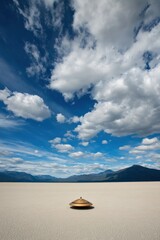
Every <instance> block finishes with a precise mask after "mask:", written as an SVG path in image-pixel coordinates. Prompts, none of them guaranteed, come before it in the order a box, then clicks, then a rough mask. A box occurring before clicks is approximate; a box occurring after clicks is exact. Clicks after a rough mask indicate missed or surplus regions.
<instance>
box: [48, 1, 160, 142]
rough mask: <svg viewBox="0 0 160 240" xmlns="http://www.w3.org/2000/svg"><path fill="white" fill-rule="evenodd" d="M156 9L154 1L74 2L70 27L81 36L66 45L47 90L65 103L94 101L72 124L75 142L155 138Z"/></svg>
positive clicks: (159, 26) (159, 33) (159, 55)
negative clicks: (101, 138)
mask: <svg viewBox="0 0 160 240" xmlns="http://www.w3.org/2000/svg"><path fill="white" fill-rule="evenodd" d="M147 6H148V7H147ZM158 6H159V4H158V3H157V2H156V1H154V0H153V1H152V0H150V1H149V5H148V1H146V0H142V1H140V0H136V1H134V2H133V1H127V0H120V1H116V0H113V1H111V0H107V1H106V0H102V1H100V2H97V1H96V0H93V1H91V2H88V1H87V0H84V1H80V0H75V1H73V7H74V9H75V14H74V22H73V27H74V29H75V30H76V31H77V33H81V34H79V35H77V37H76V38H75V39H74V40H72V41H71V40H70V41H69V40H68V41H69V43H70V44H68V43H67V44H68V45H69V51H68V52H65V54H64V57H62V59H61V61H60V62H58V63H57V64H56V66H55V68H54V70H53V72H52V76H51V79H50V85H49V87H50V88H51V89H55V90H58V91H59V92H61V93H62V94H63V96H64V98H65V99H66V100H69V99H72V98H73V97H74V96H75V95H78V97H80V96H81V95H83V94H86V93H88V91H89V93H90V95H91V97H92V98H93V99H94V100H95V101H96V104H95V105H94V107H93V109H92V110H90V111H89V112H88V113H86V114H84V116H81V117H79V118H78V119H77V122H78V120H79V121H80V123H79V125H78V126H77V127H76V128H75V131H76V132H77V133H78V137H79V138H80V139H82V140H87V139H90V138H92V137H94V136H96V135H97V134H98V133H99V132H100V131H104V132H106V133H109V134H111V135H114V136H127V135H138V136H147V135H150V134H153V133H159V132H160V122H159V120H158V119H160V111H159V102H160V94H159V92H160V81H159V75H160V64H159V60H160V41H159V37H160V23H156V24H154V23H153V22H152V21H153V20H154V19H155V17H157V14H159V13H158V11H157V10H156V9H157V7H158ZM126 22H127V24H126ZM146 24H149V25H148V26H150V28H149V27H148V28H149V30H147V25H146ZM79 31H80V32H79ZM86 31H87V32H88V34H87V35H86V34H85V33H86ZM64 42H65V43H66V42H67V41H66V37H65V38H64ZM64 42H63V41H62V50H63V48H64V45H65V44H64ZM151 43H152V44H151ZM147 54H150V55H151V59H150V61H148V60H147V57H146V55H147ZM147 61H148V62H147ZM146 63H147V64H148V65H149V68H148V69H146Z"/></svg>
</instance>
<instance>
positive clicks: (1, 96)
mask: <svg viewBox="0 0 160 240" xmlns="http://www.w3.org/2000/svg"><path fill="white" fill-rule="evenodd" d="M0 100H2V101H3V102H4V104H5V105H6V106H7V110H9V111H11V112H13V114H14V115H15V116H17V117H22V118H25V119H34V120H36V121H40V122H41V121H43V120H44V119H46V118H49V117H50V116H51V112H50V110H49V108H48V106H46V105H45V103H44V101H43V99H42V98H41V97H39V96H37V95H31V94H28V93H20V92H11V91H9V90H8V89H7V88H5V89H4V90H0Z"/></svg>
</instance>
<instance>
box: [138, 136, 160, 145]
mask: <svg viewBox="0 0 160 240" xmlns="http://www.w3.org/2000/svg"><path fill="white" fill-rule="evenodd" d="M158 141H159V140H158V138H156V137H154V138H144V139H143V140H142V144H144V145H150V144H154V143H157V142H158Z"/></svg>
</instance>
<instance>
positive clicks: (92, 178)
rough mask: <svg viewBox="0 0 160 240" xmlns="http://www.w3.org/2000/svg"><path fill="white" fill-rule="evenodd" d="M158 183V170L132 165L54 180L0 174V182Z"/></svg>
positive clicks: (159, 171) (21, 173)
mask: <svg viewBox="0 0 160 240" xmlns="http://www.w3.org/2000/svg"><path fill="white" fill-rule="evenodd" d="M138 181H160V170H156V169H150V168H146V167H142V166H140V165H133V166H131V167H128V168H125V169H122V170H119V171H112V170H106V171H104V172H101V173H96V174H85V175H74V176H71V177H68V178H56V177H52V176H49V175H38V176H33V175H31V174H28V173H25V172H14V171H4V172H0V182H138Z"/></svg>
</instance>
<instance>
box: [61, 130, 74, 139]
mask: <svg viewBox="0 0 160 240" xmlns="http://www.w3.org/2000/svg"><path fill="white" fill-rule="evenodd" d="M64 137H66V138H67V139H72V138H75V135H74V134H73V133H72V131H69V130H68V131H67V132H66V133H65V134H64Z"/></svg>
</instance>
